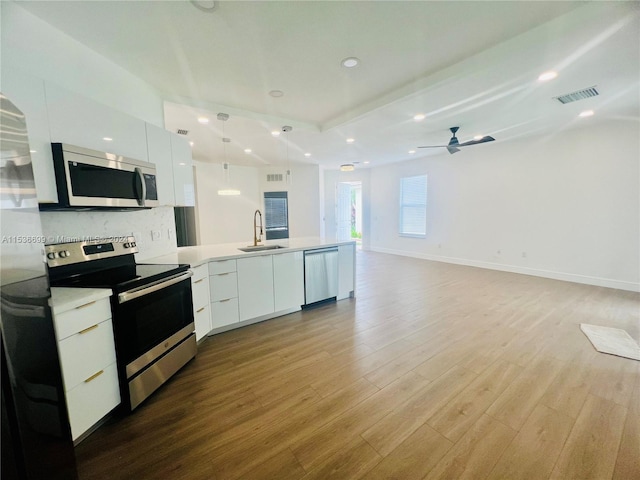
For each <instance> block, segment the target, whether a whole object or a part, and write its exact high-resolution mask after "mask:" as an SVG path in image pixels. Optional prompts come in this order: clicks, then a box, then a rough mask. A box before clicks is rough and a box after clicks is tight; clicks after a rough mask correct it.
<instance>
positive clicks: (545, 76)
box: [538, 70, 558, 82]
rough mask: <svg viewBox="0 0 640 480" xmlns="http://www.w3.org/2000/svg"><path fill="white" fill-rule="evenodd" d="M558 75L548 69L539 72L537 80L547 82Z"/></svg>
mask: <svg viewBox="0 0 640 480" xmlns="http://www.w3.org/2000/svg"><path fill="white" fill-rule="evenodd" d="M557 76H558V72H554V71H553V70H549V71H548V72H544V73H541V74H540V76H539V77H538V80H539V81H541V82H548V81H549V80H553V79H554V78H556V77H557Z"/></svg>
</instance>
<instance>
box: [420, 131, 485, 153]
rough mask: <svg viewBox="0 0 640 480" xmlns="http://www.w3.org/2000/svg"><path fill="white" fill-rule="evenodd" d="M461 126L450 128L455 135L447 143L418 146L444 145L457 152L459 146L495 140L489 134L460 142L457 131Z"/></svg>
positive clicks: (450, 150)
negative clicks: (477, 138)
mask: <svg viewBox="0 0 640 480" xmlns="http://www.w3.org/2000/svg"><path fill="white" fill-rule="evenodd" d="M459 128H460V127H451V128H450V129H449V130H451V133H452V134H453V137H451V140H449V143H448V144H447V145H427V146H424V147H418V148H441V147H444V148H446V149H447V150H449V153H452V154H453V153H456V152H459V151H460V149H459V148H458V147H468V146H470V145H477V144H479V143H486V142H493V141H494V140H495V138H493V137H489V136H485V137H482V138H480V139H479V140H470V141H468V142H464V143H460V142H458V137H456V132H457V131H458V129H459Z"/></svg>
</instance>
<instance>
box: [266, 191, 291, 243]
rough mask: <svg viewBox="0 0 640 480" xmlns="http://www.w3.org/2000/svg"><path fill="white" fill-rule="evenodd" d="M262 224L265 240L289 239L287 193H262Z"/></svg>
mask: <svg viewBox="0 0 640 480" xmlns="http://www.w3.org/2000/svg"><path fill="white" fill-rule="evenodd" d="M264 224H265V227H264V229H265V235H266V239H267V240H272V239H275V238H289V208H288V205H287V192H264Z"/></svg>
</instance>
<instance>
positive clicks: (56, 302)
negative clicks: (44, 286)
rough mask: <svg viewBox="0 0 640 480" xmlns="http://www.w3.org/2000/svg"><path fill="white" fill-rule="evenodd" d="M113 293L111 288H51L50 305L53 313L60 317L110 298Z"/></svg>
mask: <svg viewBox="0 0 640 480" xmlns="http://www.w3.org/2000/svg"><path fill="white" fill-rule="evenodd" d="M112 293H113V292H112V291H111V289H110V288H67V287H51V298H50V299H49V305H51V309H52V310H53V313H54V314H58V315H59V314H60V313H62V312H66V311H67V310H71V309H73V308H76V307H79V306H81V305H85V304H87V303H90V302H95V301H96V300H102V299H103V298H107V297H110V296H111V294H112Z"/></svg>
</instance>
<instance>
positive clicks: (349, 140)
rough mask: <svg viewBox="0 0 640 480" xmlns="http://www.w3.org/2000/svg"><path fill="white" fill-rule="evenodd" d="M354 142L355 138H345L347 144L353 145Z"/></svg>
mask: <svg viewBox="0 0 640 480" xmlns="http://www.w3.org/2000/svg"><path fill="white" fill-rule="evenodd" d="M355 141H356V139H355V138H347V143H353V142H355Z"/></svg>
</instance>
